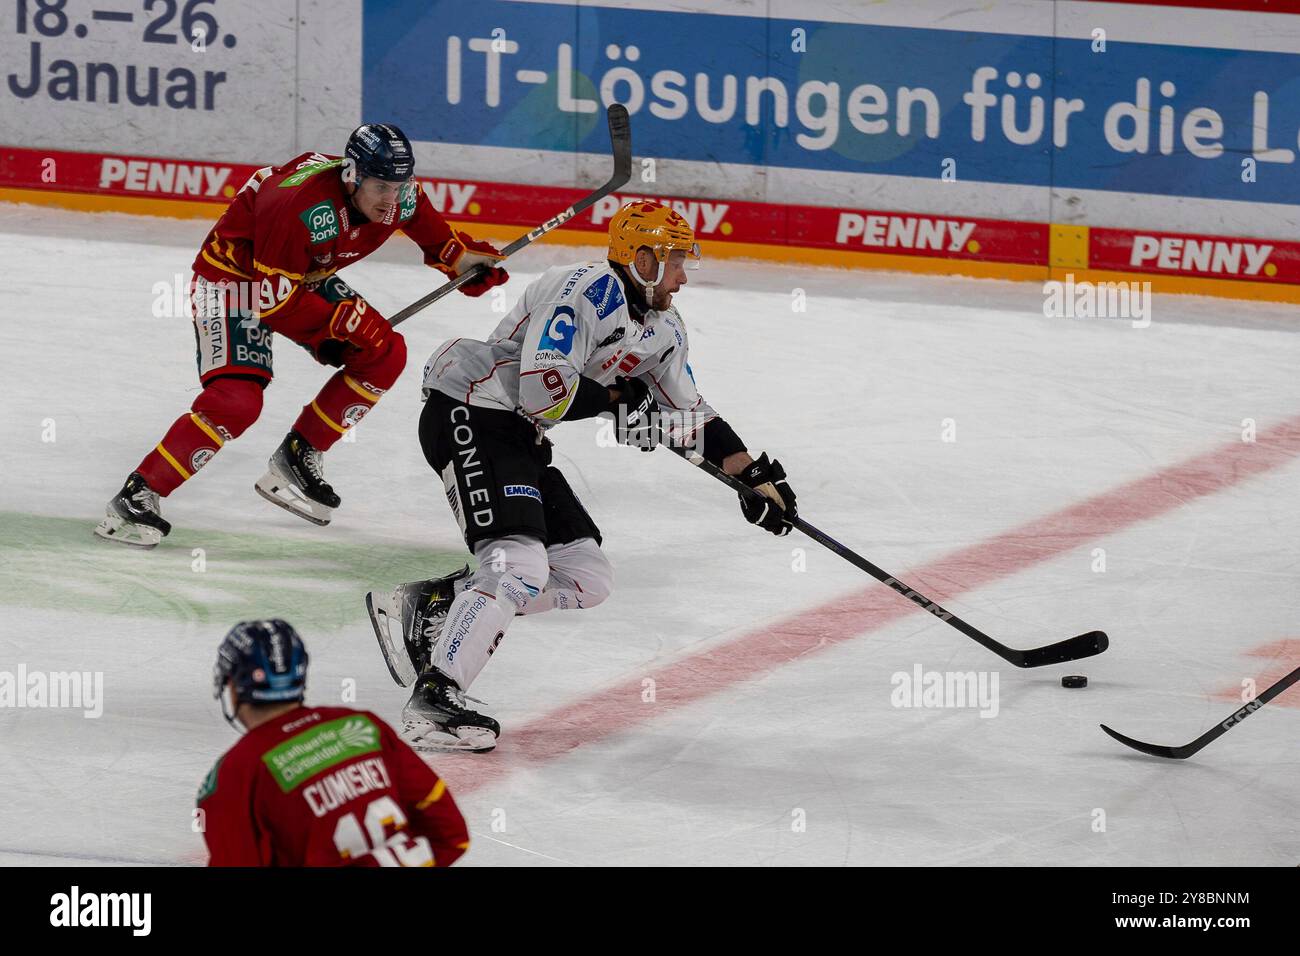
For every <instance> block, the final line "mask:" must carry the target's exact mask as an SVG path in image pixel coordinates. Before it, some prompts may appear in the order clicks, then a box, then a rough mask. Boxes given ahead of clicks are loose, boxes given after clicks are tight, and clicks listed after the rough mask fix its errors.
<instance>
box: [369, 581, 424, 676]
mask: <svg viewBox="0 0 1300 956" xmlns="http://www.w3.org/2000/svg"><path fill="white" fill-rule="evenodd" d="M395 603H396V602H394V601H393V600H392V597H391V595H390V596H389V597H388V598H387V599H385V598H384V597H383V596H381V595H379V594H377V593H375V592H374V591H371V592H369V593H368V594H367V595H366V612H367V613H368V614H369V615H370V623H371V624H372V625H374V628H375V639H376V640H378V641H379V650H380V651H381V652H382V653H383V655H384V663H385V664H387V665H388V673H389V674H391V675H392V677H393V680H395V681H397V685H398V686H399V687H410V686H411V685H412V684H414V683H415V678H416V677H418V676H419V675H418V674H416V673H415V666H414V665H413V664H412V663H411V658H410V655H409V654H408V653H407V651H406V640H405V639H404V638H403V637H402V615H401V612H400V611H398V610H396V608H395V607H394V605H395ZM394 627H396V629H397V634H396V636H394V633H393V628H394Z"/></svg>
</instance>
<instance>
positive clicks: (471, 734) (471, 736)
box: [402, 668, 501, 753]
mask: <svg viewBox="0 0 1300 956" xmlns="http://www.w3.org/2000/svg"><path fill="white" fill-rule="evenodd" d="M466 701H474V698H472V697H466V696H465V692H464V691H462V690H461V689H460V688H459V687H458V686H457V685H456V682H455V681H454V680H452V679H451V678H450V677H448V676H447V675H446V674H444V673H442V671H440V670H438V669H437V668H430V669H429V670H427V671H425V672H424V673H423V674H421V675H420V679H419V680H418V681H416V682H415V693H413V694H412V695H411V699H410V700H409V701H408V702H407V704H406V706H405V707H403V708H402V738H403V739H404V740H405V741H406V742H407V743H408V744H410V745H411V747H412V748H413V749H415V750H419V751H424V752H431V753H447V752H451V751H458V750H460V751H469V752H470V753H486V752H487V751H489V750H491V749H492V748H493V747H495V746H496V745H497V737H499V736H500V735H501V725H500V724H498V723H497V722H496V721H495V720H493V719H492V718H491V717H489V716H487V715H486V714H480V713H479V712H478V711H474V710H470V709H469V708H468V707H466V706H465V702H466ZM474 703H477V704H481V703H482V701H474Z"/></svg>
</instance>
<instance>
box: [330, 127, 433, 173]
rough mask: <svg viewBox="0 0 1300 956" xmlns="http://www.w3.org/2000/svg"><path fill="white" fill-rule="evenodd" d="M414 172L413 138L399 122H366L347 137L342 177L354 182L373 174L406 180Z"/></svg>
mask: <svg viewBox="0 0 1300 956" xmlns="http://www.w3.org/2000/svg"><path fill="white" fill-rule="evenodd" d="M414 175H415V154H414V153H413V152H412V151H411V141H410V140H409V139H407V138H406V134H405V133H403V132H402V131H401V130H400V129H398V128H397V127H396V126H390V125H389V124H388V123H366V124H364V125H362V126H358V127H357V128H356V129H354V130H353V131H352V135H351V136H349V137H348V145H347V146H346V147H345V148H344V150H343V181H344V182H345V183H354V182H357V181H358V180H359V179H361V178H363V177H366V176H371V177H374V178H375V179H385V180H388V181H389V182H396V183H404V182H406V181H407V180H409V179H410V178H411V177H412V176H414Z"/></svg>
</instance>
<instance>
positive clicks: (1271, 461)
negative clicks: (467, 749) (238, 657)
mask: <svg viewBox="0 0 1300 956" xmlns="http://www.w3.org/2000/svg"><path fill="white" fill-rule="evenodd" d="M1297 455H1300V416H1298V417H1295V418H1292V419H1289V420H1287V421H1284V422H1282V423H1281V424H1279V425H1276V426H1274V427H1273V428H1270V429H1268V430H1267V431H1266V432H1262V433H1261V434H1260V435H1259V436H1258V439H1257V441H1255V442H1253V443H1247V442H1234V443H1232V444H1229V445H1224V446H1222V447H1220V448H1217V449H1215V450H1213V451H1210V452H1206V453H1204V454H1201V455H1197V456H1196V457H1194V458H1190V459H1188V460H1186V461H1184V462H1181V463H1180V464H1176V465H1172V466H1170V467H1168V468H1165V469H1162V470H1160V471H1157V472H1155V473H1154V474H1151V475H1149V476H1147V477H1145V478H1139V479H1137V480H1135V481H1131V482H1128V483H1126V484H1123V485H1120V486H1118V487H1116V488H1113V489H1112V490H1110V491H1107V492H1104V493H1102V494H1100V495H1096V496H1094V497H1092V498H1088V499H1087V500H1085V501H1081V502H1079V503H1078V504H1075V505H1071V506H1070V507H1068V508H1065V509H1062V510H1060V511H1056V512H1053V513H1052V514H1048V515H1045V516H1043V517H1041V518H1037V519H1035V520H1033V521H1030V522H1028V523H1027V524H1023V525H1021V526H1020V527H1018V528H1015V529H1013V530H1011V531H1007V532H1005V533H1003V534H1000V535H997V536H995V537H993V538H989V539H987V540H986V541H984V542H981V543H979V544H975V545H972V546H970V547H967V548H963V549H961V550H959V551H955V552H953V553H952V554H949V555H946V556H944V557H941V558H939V559H938V560H936V561H934V562H932V563H930V564H928V565H925V566H924V567H921V568H917V569H915V570H911V571H907V572H906V573H904V574H903V575H902V579H903V580H904V581H907V582H908V583H912V584H914V585H915V586H917V587H919V588H921V590H923V591H924V592H925V593H926V594H927V595H929V596H931V597H934V598H937V599H938V600H939V601H946V600H949V599H951V598H953V597H956V596H958V595H961V594H964V593H966V592H969V591H972V590H975V589H976V588H979V587H982V586H984V585H986V584H990V583H992V582H994V581H997V580H1000V579H1001V578H1006V577H1010V576H1011V575H1013V574H1018V573H1020V572H1021V571H1024V570H1027V569H1029V568H1031V567H1033V566H1035V565H1037V564H1041V563H1043V562H1045V561H1050V560H1052V559H1053V558H1056V557H1059V556H1060V555H1063V554H1065V553H1066V552H1068V551H1071V550H1073V549H1075V548H1078V547H1080V546H1082V545H1084V544H1086V543H1088V542H1090V541H1093V540H1095V539H1097V538H1102V537H1105V536H1106V535H1111V534H1115V533H1116V532H1119V531H1123V530H1125V529H1126V528H1129V527H1131V526H1132V525H1135V524H1138V523H1140V522H1143V521H1149V520H1151V519H1153V518H1157V517H1160V516H1161V515H1164V514H1167V513H1169V512H1171V511H1174V510H1176V509H1177V508H1179V507H1181V506H1183V505H1186V504H1190V503H1191V502H1193V501H1195V500H1197V499H1198V498H1202V497H1205V496H1207V495H1212V494H1215V493H1216V492H1219V491H1222V490H1224V489H1226V488H1229V487H1231V486H1233V485H1235V484H1238V483H1239V482H1242V481H1245V480H1247V479H1249V478H1252V477H1254V476H1256V475H1260V474H1263V473H1265V472H1267V471H1269V470H1271V469H1273V468H1276V467H1278V466H1279V465H1283V464H1285V463H1287V462H1289V461H1291V460H1292V459H1293V458H1295V457H1296V456H1297ZM916 613H920V612H919V609H918V608H917V607H916V606H915V605H914V604H912V603H910V602H908V601H905V600H904V599H903V598H901V597H900V596H899V595H897V594H895V593H894V592H893V591H891V590H889V589H888V588H886V587H885V586H884V585H881V584H874V583H873V584H872V586H870V587H867V588H864V589H862V590H859V591H854V592H851V593H849V594H846V595H844V596H843V597H840V598H837V599H835V600H833V601H830V602H828V603H826V604H823V605H821V606H819V607H813V608H809V609H807V610H803V611H800V612H799V613H797V614H794V615H791V616H790V617H787V618H785V619H783V620H780V621H777V622H775V623H773V624H770V625H768V626H767V627H764V628H762V629H760V630H757V631H752V632H750V633H748V634H744V635H742V636H740V637H737V638H735V639H733V640H730V641H726V642H725V643H722V644H719V645H717V646H716V647H712V648H709V649H708V650H705V651H701V652H699V653H697V654H692V655H690V656H688V657H683V658H681V659H679V660H676V661H672V662H670V663H667V664H664V665H661V666H651V667H648V668H646V671H645V675H650V676H653V678H654V680H655V685H656V701H655V703H653V704H648V703H644V702H642V700H641V693H642V686H641V680H642V677H643V676H645V675H642V674H638V675H637V677H636V678H634V679H632V680H628V681H625V682H622V683H619V684H615V685H613V686H610V687H606V688H604V689H602V690H599V691H597V692H595V693H593V694H591V695H589V696H587V697H585V698H582V699H580V700H577V701H574V702H572V703H569V704H566V705H564V706H562V707H559V708H556V709H555V710H553V711H551V712H550V713H548V714H546V715H544V716H542V717H539V718H536V719H534V720H532V721H530V722H529V723H528V724H526V725H524V726H523V727H520V728H518V729H514V728H509V727H507V728H506V729H505V732H504V734H503V737H502V742H501V746H500V747H499V748H498V749H497V751H496V752H495V753H494V754H492V755H491V756H488V757H477V758H469V757H466V758H463V759H458V760H442V761H440V766H439V767H438V770H439V773H441V774H442V775H443V777H444V778H446V780H447V781H448V785H449V786H450V787H451V788H452V791H453V792H454V793H468V792H471V791H474V790H478V789H480V788H483V787H486V786H490V785H492V784H494V783H497V782H499V781H501V780H502V779H503V778H505V777H506V776H507V775H508V774H510V773H512V772H515V771H518V770H524V769H529V768H533V767H537V766H539V765H541V764H544V763H546V762H548V761H550V760H554V759H556V758H558V757H562V756H564V755H565V754H567V753H569V752H571V751H573V750H575V749H576V748H578V747H581V746H583V745H585V744H591V743H596V742H598V741H600V740H604V739H606V738H608V737H611V736H613V735H614V734H617V733H621V732H623V731H626V730H630V729H632V728H634V727H637V726H639V725H641V724H644V723H648V722H649V721H650V720H652V719H654V718H657V717H660V716H663V715H664V714H667V713H670V712H672V711H674V710H677V709H679V708H681V707H685V706H687V705H689V704H692V703H694V702H696V701H698V700H701V699H703V698H706V697H709V696H712V695H714V694H718V693H721V692H723V691H725V690H727V689H728V688H729V687H732V686H735V685H737V684H740V683H742V682H745V681H747V680H752V679H753V678H756V677H759V676H762V675H765V674H768V673H771V672H773V671H776V670H777V669H779V668H780V667H782V666H784V665H786V664H789V663H792V662H794V661H796V660H799V659H801V658H803V657H805V656H807V655H809V654H815V653H817V652H819V651H822V650H825V649H826V648H828V647H832V646H834V645H836V644H840V643H842V642H844V641H848V640H851V639H853V638H855V637H859V636H861V635H863V634H866V633H869V632H871V631H875V630H878V629H880V628H883V627H885V626H887V625H889V624H891V623H893V622H894V621H896V620H898V619H899V618H901V617H903V616H904V615H906V614H916ZM1104 613H1105V609H1104V608H1098V609H1097V615H1098V618H1101V617H1103V616H1104ZM1092 623H1095V624H1097V626H1102V625H1104V622H1101V621H1098V622H1092ZM933 628H934V633H933V634H932V635H929V636H930V637H932V638H934V639H940V632H943V633H944V634H945V635H946V636H947V638H948V639H950V640H954V641H959V640H965V638H962V637H960V636H959V635H957V634H955V633H951V634H948V633H947V632H948V629H947V628H946V627H945V626H944V625H943V624H941V623H939V622H935V623H934V625H933ZM1082 629H1083V628H1080V630H1082ZM1048 630H1049V628H1048V627H1044V628H1043V629H1042V631H1041V632H1040V633H1039V634H1037V635H1032V634H1027V635H1023V637H1022V640H1024V641H1025V642H1026V643H1042V644H1046V643H1050V642H1051V641H1054V640H1057V639H1061V638H1064V637H1068V636H1069V635H1068V634H1050V633H1048ZM1035 637H1036V638H1037V639H1035Z"/></svg>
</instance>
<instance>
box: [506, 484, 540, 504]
mask: <svg viewBox="0 0 1300 956" xmlns="http://www.w3.org/2000/svg"><path fill="white" fill-rule="evenodd" d="M505 492H506V497H507V498H536V499H537V500H538V501H541V500H542V493H541V492H540V491H538V490H537V489H536V488H534V487H533V486H532V485H506V486H505Z"/></svg>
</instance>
